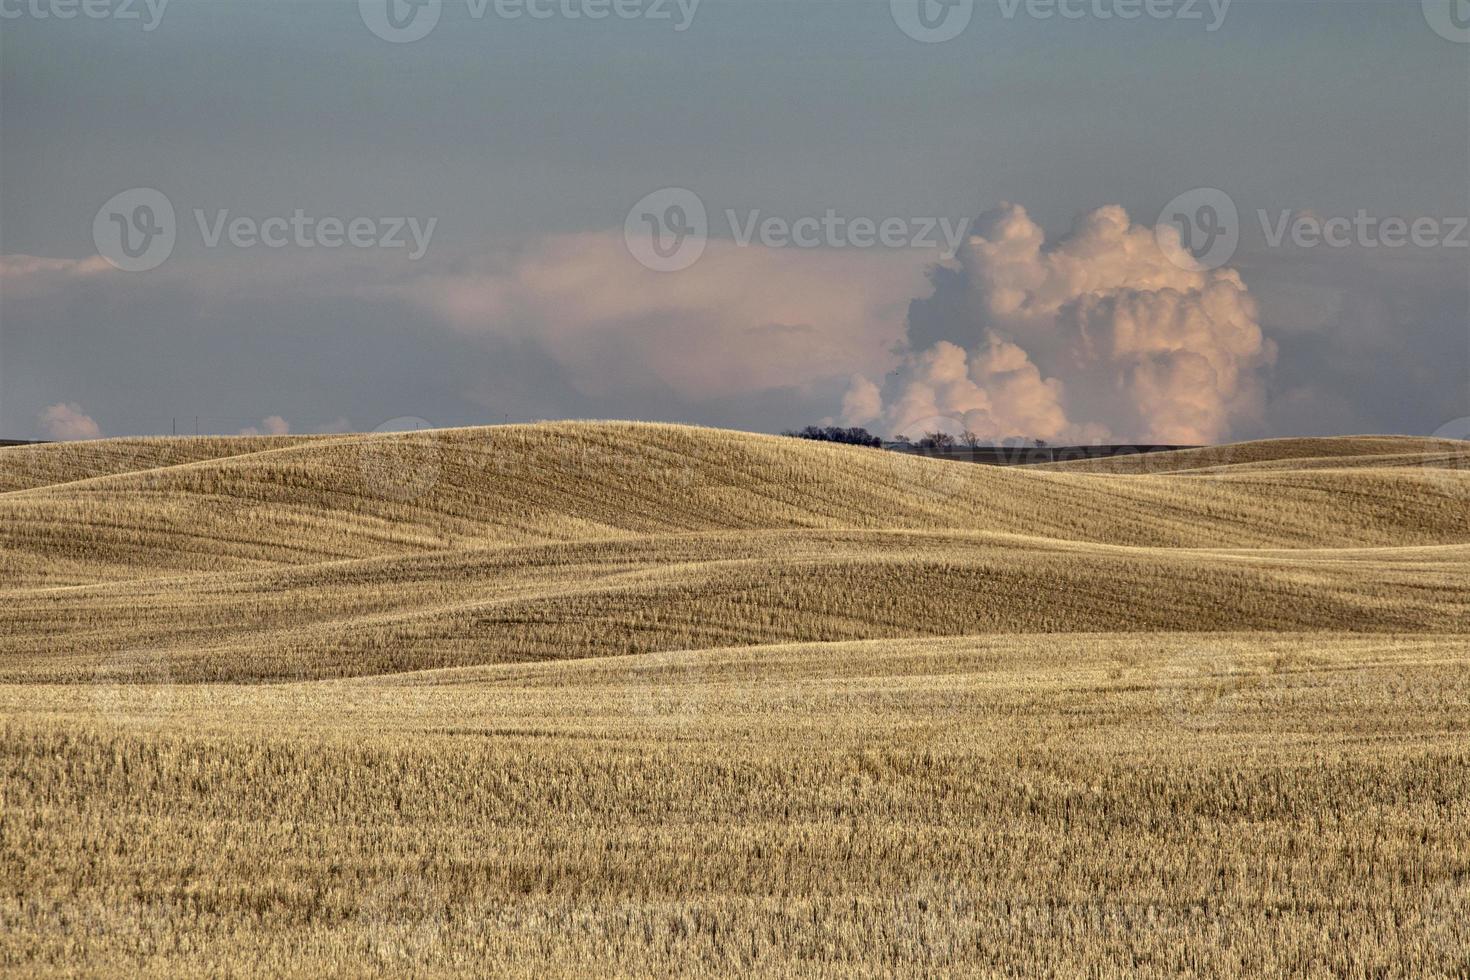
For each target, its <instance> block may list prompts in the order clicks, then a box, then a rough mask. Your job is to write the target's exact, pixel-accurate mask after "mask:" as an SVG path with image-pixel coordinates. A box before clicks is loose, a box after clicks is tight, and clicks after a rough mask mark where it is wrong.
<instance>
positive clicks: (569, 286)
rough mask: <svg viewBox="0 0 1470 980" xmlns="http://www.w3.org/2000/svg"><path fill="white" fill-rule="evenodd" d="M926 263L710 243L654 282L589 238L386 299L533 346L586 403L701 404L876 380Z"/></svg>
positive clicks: (554, 241) (553, 240) (618, 239)
mask: <svg viewBox="0 0 1470 980" xmlns="http://www.w3.org/2000/svg"><path fill="white" fill-rule="evenodd" d="M931 256H932V253H930V254H923V253H922V250H902V251H900V252H897V253H895V252H894V250H881V251H880V250H869V251H866V252H858V251H835V250H833V251H820V250H809V249H778V248H762V247H741V246H738V245H736V244H735V243H733V242H730V241H711V242H710V243H709V246H708V247H707V249H706V250H705V253H704V255H703V257H702V258H700V260H699V261H698V262H696V263H695V264H694V265H693V266H691V267H690V268H688V269H685V270H682V271H680V272H675V273H659V272H653V271H650V270H648V269H645V268H643V267H642V266H640V265H639V264H638V263H637V262H635V261H634V260H633V258H632V257H631V256H630V255H629V254H628V252H627V250H626V248H625V247H624V243H623V239H622V236H621V235H619V234H611V233H586V234H575V235H559V236H551V237H548V238H545V239H542V240H540V241H538V242H537V243H536V244H535V245H533V246H532V247H530V248H528V249H526V250H524V251H521V252H519V253H515V254H508V255H499V256H491V257H488V258H487V259H484V260H482V261H481V262H479V263H478V264H477V266H476V267H474V268H466V269H461V270H457V271H455V272H452V273H438V274H431V275H426V276H423V277H421V278H419V279H416V280H414V281H413V282H411V283H410V284H408V285H398V286H394V287H391V289H392V291H394V292H395V293H397V294H398V295H400V296H402V297H406V298H408V299H410V300H411V301H413V302H414V303H416V304H418V305H421V306H426V307H428V308H430V309H432V310H434V311H435V312H437V313H438V314H439V315H441V316H443V317H444V318H445V319H447V320H448V322H449V323H451V324H452V325H454V326H455V327H456V328H457V329H459V330H460V331H462V332H464V333H466V334H470V335H475V336H481V337H487V338H495V339H499V340H503V341H511V342H516V343H525V344H531V345H535V346H536V347H537V348H539V349H540V350H542V351H544V352H545V353H546V354H547V355H548V356H549V357H550V358H551V359H553V360H554V361H555V363H556V364H557V365H558V366H559V368H560V369H561V371H562V372H564V374H565V377H566V378H567V379H568V380H569V381H570V383H571V384H572V385H573V386H574V387H575V388H576V389H577V390H578V391H580V392H582V393H583V394H586V395H591V396H601V395H608V394H614V393H621V392H624V391H627V390H644V391H647V390H655V391H669V392H672V393H673V394H675V395H676V396H678V397H680V398H684V399H689V400H693V401H702V400H707V399H718V398H724V397H737V396H741V395H748V394H751V393H754V392H760V391H765V390H769V389H774V388H802V387H805V386H807V385H809V384H811V383H812V382H814V381H816V380H819V379H822V378H835V379H838V383H839V384H840V383H841V379H843V378H846V377H847V376H848V375H850V374H852V373H853V372H856V371H868V372H874V371H881V370H885V369H886V368H887V367H888V366H890V365H891V363H892V359H893V355H892V347H893V345H894V344H895V342H897V341H898V340H899V338H900V337H901V334H902V329H901V326H902V322H903V311H904V309H905V307H906V306H907V304H908V302H909V299H910V298H911V297H913V296H914V295H915V293H916V292H917V291H918V290H919V289H921V288H922V286H923V281H924V263H925V262H926V261H927V260H928V259H929V258H930V257H931Z"/></svg>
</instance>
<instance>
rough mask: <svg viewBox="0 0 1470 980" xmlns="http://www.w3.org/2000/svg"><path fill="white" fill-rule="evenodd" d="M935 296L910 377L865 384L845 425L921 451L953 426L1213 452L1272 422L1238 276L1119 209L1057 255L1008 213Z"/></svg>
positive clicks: (1254, 326)
mask: <svg viewBox="0 0 1470 980" xmlns="http://www.w3.org/2000/svg"><path fill="white" fill-rule="evenodd" d="M930 281H931V283H932V287H933V289H932V292H931V294H930V295H929V296H928V297H926V298H924V299H919V300H915V301H914V302H913V304H912V305H911V306H910V309H909V316H908V328H907V347H906V351H905V354H904V359H903V362H902V364H901V365H900V367H899V368H898V370H897V371H895V372H892V373H890V375H889V376H888V378H887V379H886V381H885V383H884V384H882V385H881V386H880V385H878V384H876V383H875V382H873V381H872V380H871V379H870V378H869V377H867V376H865V375H862V374H859V375H858V376H857V377H855V378H854V379H853V382H852V384H851V386H850V387H849V389H848V392H847V396H846V398H845V399H844V400H843V407H842V416H843V420H844V421H845V422H847V423H848V424H851V425H869V426H877V427H878V428H879V429H881V430H882V431H884V432H887V433H899V432H905V433H906V434H909V435H915V434H917V432H906V430H907V429H908V428H911V427H914V426H916V425H922V424H928V421H929V420H932V419H933V417H935V416H944V417H949V418H952V419H954V420H955V423H956V425H958V426H963V427H965V428H969V429H973V430H974V431H975V432H977V433H979V434H980V435H981V436H982V437H983V438H985V439H987V440H996V441H999V440H1003V439H1007V438H1014V437H1032V438H1044V439H1048V440H1053V441H1055V440H1063V441H1077V442H1089V441H1095V440H1098V441H1134V440H1136V441H1145V442H1166V443H1207V442H1216V441H1219V440H1221V439H1223V438H1225V437H1227V436H1228V435H1229V434H1230V433H1231V432H1232V431H1233V430H1235V429H1236V428H1238V427H1241V426H1258V425H1260V424H1261V422H1262V416H1263V414H1264V410H1265V388H1264V383H1263V375H1264V373H1265V369H1266V368H1267V367H1268V366H1269V365H1270V364H1271V363H1272V362H1273V360H1274V358H1275V347H1274V345H1273V344H1272V343H1271V342H1270V341H1269V340H1267V339H1266V338H1265V336H1264V335H1263V333H1262V331H1261V326H1260V322H1259V314H1258V312H1257V308H1256V303H1255V301H1254V300H1253V299H1252V298H1251V296H1250V295H1249V293H1248V292H1247V290H1246V287H1245V285H1244V283H1243V282H1242V281H1241V278H1240V276H1239V275H1238V274H1237V273H1236V272H1235V271H1234V270H1231V269H1217V270H1207V269H1201V268H1198V267H1197V266H1195V265H1194V264H1193V263H1192V262H1191V261H1190V260H1189V259H1188V256H1187V253H1184V252H1183V251H1182V250H1181V249H1179V248H1178V247H1177V239H1176V240H1174V241H1169V240H1167V239H1166V240H1165V242H1164V247H1161V246H1160V241H1159V240H1158V239H1157V238H1156V237H1155V234H1154V230H1153V229H1152V228H1148V227H1145V226H1142V225H1134V224H1132V223H1131V222H1130V220H1129V218H1128V215H1127V213H1126V212H1125V211H1124V210H1123V209H1122V208H1120V207H1116V206H1110V207H1104V208H1099V209H1098V210H1096V211H1093V212H1091V213H1090V214H1087V215H1084V216H1083V217H1082V218H1080V219H1079V220H1078V221H1077V223H1076V224H1075V226H1074V227H1073V229H1072V231H1071V232H1070V233H1069V234H1067V235H1066V236H1065V237H1064V238H1062V239H1060V240H1059V241H1057V242H1055V243H1052V244H1049V243H1047V242H1046V240H1045V235H1044V233H1043V231H1042V229H1041V228H1040V227H1039V226H1038V225H1037V224H1036V223H1035V222H1034V221H1032V220H1031V218H1030V217H1029V216H1028V215H1027V214H1026V211H1025V210H1024V209H1023V208H1021V207H1019V206H1016V205H1006V206H1004V207H1002V208H1000V209H998V210H996V211H993V212H991V213H989V214H987V215H985V216H983V217H982V218H981V219H979V220H978V221H977V222H976V224H975V227H974V229H973V230H972V234H971V237H970V238H969V240H968V241H967V242H966V243H965V245H964V247H963V248H962V249H961V250H960V252H959V254H958V255H957V256H956V261H955V263H953V264H949V265H943V266H939V267H936V268H935V269H933V270H932V271H931V274H930Z"/></svg>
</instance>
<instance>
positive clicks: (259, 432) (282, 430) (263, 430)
mask: <svg viewBox="0 0 1470 980" xmlns="http://www.w3.org/2000/svg"><path fill="white" fill-rule="evenodd" d="M290 431H291V423H289V422H287V421H286V420H285V419H283V418H281V417H280V416H279V415H268V416H266V417H265V418H264V419H261V422H260V425H259V426H254V425H249V426H246V427H245V428H243V429H241V430H240V435H242V436H283V435H286V434H287V433H289V432H290Z"/></svg>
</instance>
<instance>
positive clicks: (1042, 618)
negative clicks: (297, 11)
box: [0, 422, 1470, 977]
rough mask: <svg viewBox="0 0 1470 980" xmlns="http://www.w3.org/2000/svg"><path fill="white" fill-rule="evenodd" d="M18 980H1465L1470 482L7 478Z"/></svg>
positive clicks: (889, 475)
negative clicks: (242, 979) (182, 977)
mask: <svg viewBox="0 0 1470 980" xmlns="http://www.w3.org/2000/svg"><path fill="white" fill-rule="evenodd" d="M0 576H3V578H0V719H3V720H0V758H3V760H4V761H3V763H0V877H3V879H4V880H5V881H6V882H7V887H6V889H4V891H3V893H0V925H3V926H4V927H5V928H4V931H3V937H4V938H3V939H0V969H6V970H13V971H15V972H18V973H24V974H26V975H39V976H45V975H57V976H72V975H79V974H80V975H117V974H119V973H127V974H131V975H179V974H221V975H282V974H289V973H299V974H303V975H305V974H309V975H313V976H362V975H385V976H398V975H405V976H406V975H415V976H422V975H464V974H478V975H485V974H487V973H494V974H500V975H530V974H534V975H537V976H542V977H549V976H585V975H587V974H589V973H600V974H604V975H608V976H647V975H650V974H655V973H660V974H666V973H677V974H681V975H691V976H726V975H730V974H732V973H741V974H762V975H772V976H792V975H798V974H800V975H812V976H832V977H836V976H843V977H847V976H875V977H876V976H892V975H936V976H937V975H1012V974H1024V975H1046V974H1051V975H1097V976H1109V975H1142V976H1176V975H1180V974H1200V973H1208V974H1215V975H1292V974H1297V975H1309V974H1323V975H1328V974H1330V975H1345V976H1363V977H1368V976H1374V977H1381V976H1399V975H1402V976H1455V975H1458V974H1460V973H1461V972H1462V969H1461V968H1463V967H1465V966H1466V965H1467V964H1470V935H1467V934H1466V933H1465V930H1464V923H1465V922H1466V921H1467V918H1466V914H1465V913H1466V911H1467V910H1470V865H1467V864H1466V859H1465V855H1466V854H1470V836H1467V835H1470V830H1467V828H1470V810H1467V803H1466V801H1467V800H1470V748H1467V746H1470V721H1467V719H1470V617H1467V613H1470V446H1467V445H1465V444H1463V443H1451V442H1443V441H1433V440H1423V439H1395V438H1389V437H1365V438H1351V439H1313V440H1276V441H1272V442H1266V443H1246V444H1240V445H1236V446H1227V447H1215V448H1212V449H1205V450H1189V451H1184V452H1180V453H1164V454H1159V455H1157V456H1150V457H1134V458H1122V459H1108V460H1098V461H1089V462H1086V463H1074V464H1058V465H1053V466H1039V467H1022V468H991V467H985V466H978V465H972V464H968V463H958V462H948V461H939V460H932V459H925V458H918V457H913V456H905V455H901V454H895V453H887V452H883V451H881V450H873V449H860V448H853V447H844V446H836V445H831V444H820V443H810V442H803V441H799V440H794V439H788V438H777V437H769V436H757V435H747V434H741V433H731V432H722V431H715V430H708V429H698V428H690V427H680V426H671V425H653V424H640V423H600V422H599V423H592V422H588V423H552V424H541V425H531V426H503V427H493V428H470V429H455V430H439V431H432V432H413V433H402V434H380V435H370V436H362V435H340V436H339V435H333V436H314V437H260V438H248V439H247V438H239V439H225V438H203V439H195V438H181V439H124V440H104V441H99V442H94V443H64V444H49V445H33V446H17V447H9V448H4V449H0Z"/></svg>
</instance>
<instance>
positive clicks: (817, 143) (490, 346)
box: [0, 0, 1470, 443]
mask: <svg viewBox="0 0 1470 980" xmlns="http://www.w3.org/2000/svg"><path fill="white" fill-rule="evenodd" d="M1467 223H1470V2H1467V0H1423V2H1422V3H1421V2H1419V0H1392V2H1388V0H1382V2H1379V0H1364V2H1350V0H1318V2H1306V0H1234V2H1226V0H943V2H941V0H699V2H695V0H682V3H681V2H679V0H485V2H483V3H482V2H480V0H414V2H413V3H409V2H408V0H361V2H359V0H0V256H3V257H0V438H95V437H97V436H115V435H136V434H157V433H168V432H170V431H171V430H173V429H175V428H177V430H178V431H179V432H193V431H194V430H195V427H196V425H197V427H198V429H199V431H201V432H219V433H235V432H242V431H243V432H322V431H366V430H372V429H377V428H383V427H387V428H398V427H412V426H457V425H470V424H488V423H501V422H505V421H530V420H536V419H550V418H636V419H653V420H667V421H676V422H688V423H695V424H706V425H717V426H723V427H730V428H739V429H747V430H753V431H780V430H782V429H787V428H799V427H801V426H803V425H806V424H810V423H835V424H851V425H865V426H867V427H868V428H870V429H871V430H872V431H874V432H875V433H878V434H881V435H885V436H888V435H894V434H897V433H899V432H914V431H918V430H926V429H930V428H934V427H936V426H937V427H941V428H959V427H963V428H970V429H974V430H975V431H977V432H979V433H980V434H981V435H982V436H984V437H985V438H987V439H989V440H997V441H998V440H1000V439H1005V438H1018V437H1019V438H1045V439H1048V440H1051V441H1065V442H1098V441H1119V442H1137V441H1150V442H1181V443H1194V442H1214V441H1222V440H1226V439H1245V438H1257V437H1267V436H1290V435H1316V434H1321V435H1333V434H1348V433H1368V432H1373V433H1410V434H1430V433H1434V432H1442V433H1444V434H1452V435H1456V436H1466V435H1470V422H1467V419H1470V232H1467V230H1466V224H1467ZM196 419H197V422H196ZM935 420H939V421H938V422H936V421H935Z"/></svg>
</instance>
